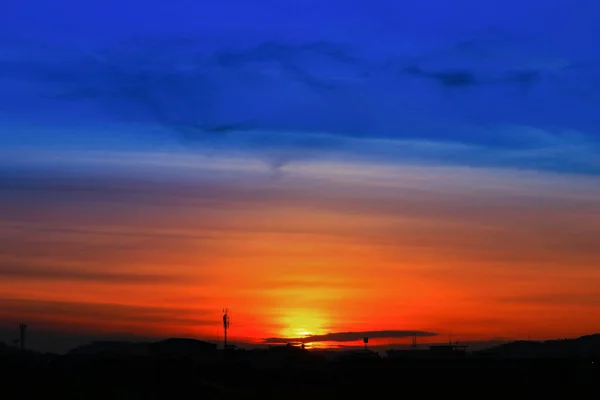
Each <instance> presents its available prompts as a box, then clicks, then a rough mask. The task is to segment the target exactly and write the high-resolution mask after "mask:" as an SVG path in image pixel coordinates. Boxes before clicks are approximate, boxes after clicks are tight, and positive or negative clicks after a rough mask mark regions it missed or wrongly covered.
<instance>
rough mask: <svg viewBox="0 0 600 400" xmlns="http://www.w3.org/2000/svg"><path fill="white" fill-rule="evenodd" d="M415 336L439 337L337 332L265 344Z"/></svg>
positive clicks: (271, 341)
mask: <svg viewBox="0 0 600 400" xmlns="http://www.w3.org/2000/svg"><path fill="white" fill-rule="evenodd" d="M413 335H416V336H419V337H428V336H437V333H433V332H424V331H366V332H335V333H327V334H324V335H311V336H306V337H300V338H266V339H264V340H263V343H273V344H277V343H288V342H296V343H315V342H354V341H357V340H363V338H365V337H368V338H369V339H393V338H406V337H412V336H413Z"/></svg>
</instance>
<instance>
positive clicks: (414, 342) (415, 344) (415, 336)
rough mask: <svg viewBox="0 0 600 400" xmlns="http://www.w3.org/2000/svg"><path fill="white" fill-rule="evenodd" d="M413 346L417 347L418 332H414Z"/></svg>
mask: <svg viewBox="0 0 600 400" xmlns="http://www.w3.org/2000/svg"><path fill="white" fill-rule="evenodd" d="M411 347H412V348H413V349H416V348H417V332H413V334H412V345H411Z"/></svg>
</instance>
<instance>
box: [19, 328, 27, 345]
mask: <svg viewBox="0 0 600 400" xmlns="http://www.w3.org/2000/svg"><path fill="white" fill-rule="evenodd" d="M19 330H20V331H21V352H24V351H25V331H26V330H27V325H25V324H21V325H19Z"/></svg>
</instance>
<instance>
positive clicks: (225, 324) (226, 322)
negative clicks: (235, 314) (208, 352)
mask: <svg viewBox="0 0 600 400" xmlns="http://www.w3.org/2000/svg"><path fill="white" fill-rule="evenodd" d="M228 313H229V309H228V308H224V309H223V349H224V350H227V331H228V330H229V314H228Z"/></svg>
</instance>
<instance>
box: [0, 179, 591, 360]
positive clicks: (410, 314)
mask: <svg viewBox="0 0 600 400" xmlns="http://www.w3.org/2000/svg"><path fill="white" fill-rule="evenodd" d="M426 173H427V171H424V172H423V174H426ZM488 174H489V175H485V176H483V177H482V178H481V181H482V182H483V181H485V180H484V179H483V178H486V177H487V179H488V181H486V182H488V183H489V184H488V185H487V186H479V185H478V184H474V185H473V186H468V187H466V188H465V187H461V186H460V185H457V187H456V188H454V189H452V186H451V185H450V188H449V185H448V184H447V182H446V183H445V184H444V185H442V183H443V182H441V181H440V186H439V187H438V186H436V181H435V179H434V178H431V177H429V180H428V181H427V182H426V184H423V185H425V186H419V185H421V184H420V183H416V184H414V185H416V186H414V185H413V186H414V187H413V186H409V187H406V186H402V185H398V186H397V187H395V186H393V185H390V184H389V182H387V181H386V182H385V184H381V185H379V186H378V184H376V183H373V182H369V181H368V180H365V181H359V182H355V183H348V182H345V181H344V182H342V181H340V182H338V183H335V184H333V183H332V184H331V185H329V184H328V185H324V186H318V187H312V186H310V185H309V186H308V187H305V186H302V185H303V184H301V183H293V184H292V183H290V184H289V185H290V186H291V187H293V188H295V189H297V190H298V192H294V195H290V196H287V195H286V196H287V197H286V196H284V195H285V194H286V192H284V191H283V189H278V190H281V192H275V193H271V192H267V193H265V194H263V193H262V192H259V194H260V196H262V197H261V198H263V200H261V201H257V202H256V203H252V204H246V203H244V202H243V201H241V199H234V200H240V202H239V203H235V206H227V207H225V206H223V208H218V207H215V208H207V207H205V206H204V205H202V204H201V205H195V204H193V203H192V204H190V205H188V204H185V205H183V206H178V207H163V206H161V205H156V204H153V203H152V199H149V200H148V202H140V203H139V204H137V203H118V202H115V203H106V204H110V206H107V205H106V204H105V203H103V202H102V201H100V200H98V201H93V199H86V198H84V199H78V202H76V203H69V201H67V200H64V201H63V202H58V201H57V202H56V204H54V205H53V207H52V208H48V209H45V210H44V212H38V213H37V214H35V215H33V216H30V214H28V213H27V212H26V211H29V212H31V209H29V208H27V205H26V204H21V203H18V202H15V203H13V204H10V207H11V210H12V213H11V214H10V215H8V214H6V215H3V220H2V224H1V227H0V239H1V240H2V245H1V246H2V253H3V262H4V263H5V264H6V268H5V269H6V271H5V272H4V276H3V277H2V280H1V281H0V291H1V292H2V299H0V300H1V303H0V310H1V311H0V319H1V320H2V321H9V322H10V323H12V322H14V321H20V320H27V322H28V324H29V325H30V326H36V324H37V325H38V326H44V327H49V328H52V327H54V328H56V329H61V330H69V329H77V330H78V331H82V330H88V331H95V332H100V331H101V332H117V333H137V334H141V335H157V336H189V337H199V338H205V339H211V340H219V339H220V338H221V337H222V326H221V310H222V308H223V307H228V308H229V309H230V310H231V330H230V337H231V340H233V341H236V340H238V341H246V342H251V343H259V342H261V341H262V339H264V338H272V337H278V338H300V337H306V336H310V335H323V334H327V333H330V332H349V331H372V330H423V331H430V332H437V333H439V334H440V338H424V339H423V342H425V341H431V340H442V341H445V340H447V335H448V333H449V332H452V334H453V335H454V337H455V338H456V339H457V340H475V339H490V338H498V337H502V338H523V337H526V336H531V337H532V338H540V339H541V338H551V337H557V336H560V337H567V336H577V335H582V334H587V333H591V332H594V331H595V330H597V329H598V326H600V325H599V324H600V308H599V307H600V306H599V304H600V289H599V288H600V285H598V282H600V271H598V270H597V268H595V267H596V266H597V265H598V263H599V262H600V248H599V247H598V246H597V238H598V237H600V217H599V215H600V195H599V194H598V193H597V192H598V190H596V191H595V192H594V191H593V190H594V189H593V187H596V188H600V184H599V185H596V186H594V185H589V182H586V183H585V184H580V183H578V182H574V183H564V182H562V181H560V182H558V183H557V185H558V184H560V185H562V186H561V187H563V188H567V189H568V190H567V191H566V192H564V191H561V192H556V193H554V194H553V193H548V192H547V191H546V189H545V188H546V186H543V187H540V188H535V187H531V186H527V185H529V181H526V180H523V179H520V178H519V177H518V176H517V175H515V176H514V177H513V178H512V179H513V186H517V188H518V189H519V190H520V188H521V187H524V188H525V187H526V189H523V190H527V193H528V194H527V195H523V194H522V193H521V192H519V190H516V191H512V189H510V188H508V189H506V188H505V185H504V184H503V185H499V186H498V187H492V188H490V185H492V183H494V182H495V181H496V180H497V181H501V182H504V181H505V180H506V179H507V178H506V177H502V179H500V178H497V177H495V175H494V174H493V172H488ZM332 179H333V178H332ZM440 179H441V180H443V181H445V180H446V179H447V178H445V177H443V179H442V178H440ZM456 179H457V181H458V182H460V176H458V177H457V178H456ZM465 179H466V178H465ZM469 179H471V180H473V179H474V178H472V177H471V178H469ZM544 179H546V180H547V182H550V183H551V182H554V180H555V179H558V178H554V177H552V176H549V177H546V178H544ZM432 180H433V181H432ZM477 182H479V181H477ZM490 182H491V183H490ZM545 182H546V181H545ZM294 185H296V186H294ZM519 185H521V186H519ZM569 185H570V186H569ZM282 186H284V185H283V184H282ZM329 186H330V187H329ZM492 186H493V185H492ZM261 190H264V191H268V190H271V189H270V186H269V187H267V186H265V188H263V189H261ZM536 190H537V191H536ZM282 193H283V194H282ZM297 193H302V194H303V197H297V195H296V194H297ZM565 193H568V196H567V195H566V194H565ZM257 196H258V195H257ZM298 196H299V195H298ZM273 198H275V199H278V200H273ZM282 199H283V200H282ZM232 201H233V200H232ZM390 341H392V342H399V341H400V342H405V343H408V342H409V341H410V338H398V339H379V340H374V341H371V342H370V344H371V343H372V344H373V345H375V344H378V343H379V344H380V343H385V342H390ZM347 344H348V343H341V345H347ZM352 344H356V343H352ZM328 345H329V344H328V343H319V342H314V343H310V344H307V347H309V348H313V347H315V348H316V347H326V346H328ZM332 345H333V344H332ZM359 345H362V343H359Z"/></svg>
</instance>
